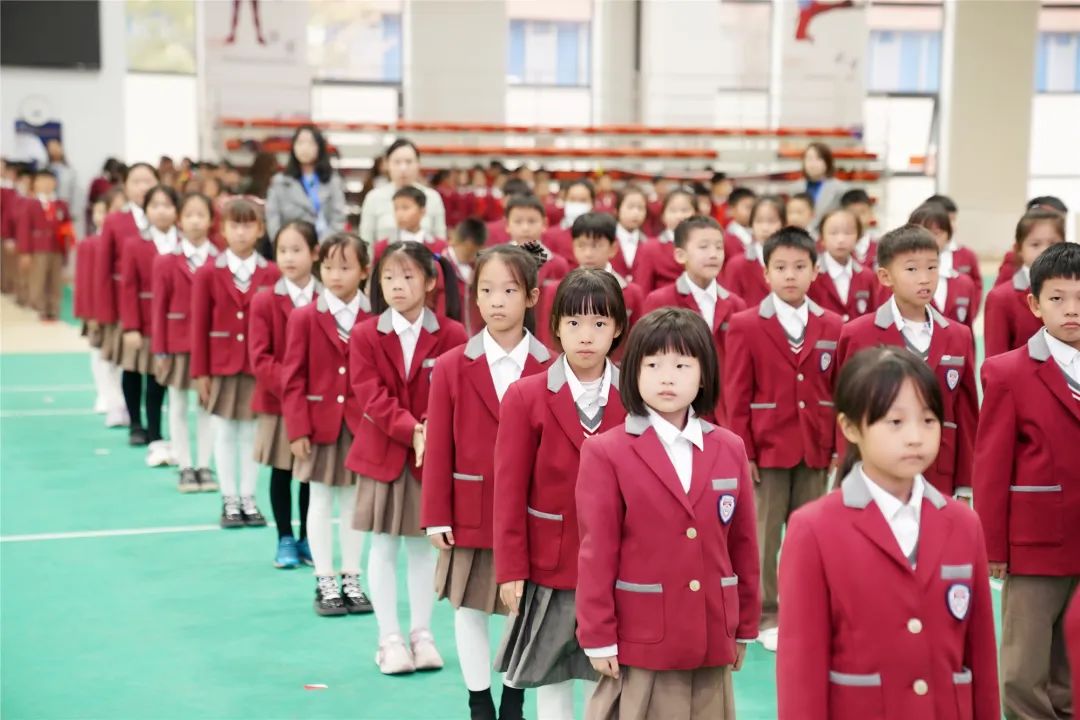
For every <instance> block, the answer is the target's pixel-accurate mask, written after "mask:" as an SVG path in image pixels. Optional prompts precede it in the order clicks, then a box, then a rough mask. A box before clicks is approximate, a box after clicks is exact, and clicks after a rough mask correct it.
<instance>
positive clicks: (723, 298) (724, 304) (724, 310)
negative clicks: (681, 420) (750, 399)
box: [642, 273, 746, 427]
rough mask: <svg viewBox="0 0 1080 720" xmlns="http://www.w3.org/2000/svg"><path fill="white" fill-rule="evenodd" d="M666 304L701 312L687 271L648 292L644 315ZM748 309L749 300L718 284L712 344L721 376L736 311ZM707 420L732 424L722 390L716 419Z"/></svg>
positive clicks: (717, 403) (723, 424)
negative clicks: (729, 333)
mask: <svg viewBox="0 0 1080 720" xmlns="http://www.w3.org/2000/svg"><path fill="white" fill-rule="evenodd" d="M663 307H682V308H686V309H688V310H693V311H694V312H696V313H697V314H699V315H700V314H701V308H699V307H698V304H697V300H695V299H694V296H693V295H692V294H691V292H690V280H689V278H687V277H686V274H685V273H684V274H682V275H680V276H679V278H678V279H677V280H676V281H675V284H674V285H669V286H667V287H663V288H660V289H659V290H654V291H652V292H651V293H649V297H647V298H645V306H644V307H643V308H642V315H647V314H649V313H651V312H652V311H653V310H657V309H659V308H663ZM745 309H746V302H744V301H743V299H742V298H741V297H739V296H738V295H735V294H733V293H730V292H728V291H727V289H726V288H724V286H723V285H719V284H718V285H717V288H716V310H715V311H714V312H713V326H712V333H713V345H715V346H716V357H717V360H718V364H719V366H720V367H719V377H721V378H722V377H723V373H724V371H725V368H726V367H727V336H728V330H729V328H730V323H731V317H732V316H733V315H734V314H735V313H737V312H741V311H743V310H745ZM706 419H708V420H710V421H712V420H713V419H715V420H716V423H717V424H718V425H721V426H723V427H730V425H729V421H728V403H727V398H726V393H724V392H721V393H720V396H719V397H718V398H717V399H716V410H715V411H714V414H713V418H706Z"/></svg>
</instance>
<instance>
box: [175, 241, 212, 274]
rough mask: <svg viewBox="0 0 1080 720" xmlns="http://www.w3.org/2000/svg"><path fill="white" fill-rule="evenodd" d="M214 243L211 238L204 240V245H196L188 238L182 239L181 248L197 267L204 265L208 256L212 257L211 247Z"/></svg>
mask: <svg viewBox="0 0 1080 720" xmlns="http://www.w3.org/2000/svg"><path fill="white" fill-rule="evenodd" d="M212 247H213V245H211V244H210V241H209V240H203V243H202V245H195V244H193V243H192V242H191V241H190V240H188V239H187V238H181V239H180V249H181V251H182V252H183V253H184V257H185V258H187V259H188V260H190V261H191V264H192V265H194V266H195V267H197V268H200V267H202V266H203V264H204V263H205V262H206V258H208V257H210V249H211V248H212Z"/></svg>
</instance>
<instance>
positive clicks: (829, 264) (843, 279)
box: [822, 253, 855, 304]
mask: <svg viewBox="0 0 1080 720" xmlns="http://www.w3.org/2000/svg"><path fill="white" fill-rule="evenodd" d="M822 257H824V258H825V270H826V271H828V273H829V277H831V278H832V281H833V285H835V286H836V294H837V295H839V296H840V301H841V302H843V303H845V304H846V303H847V300H848V292H849V291H850V290H851V277H852V275H854V274H855V261H854V260H852V259H851V258H848V261H847V263H846V264H844V265H841V264H840V263H838V262H836V259H835V258H833V256H832V255H830V254H829V253H825V254H824V255H823V256H822Z"/></svg>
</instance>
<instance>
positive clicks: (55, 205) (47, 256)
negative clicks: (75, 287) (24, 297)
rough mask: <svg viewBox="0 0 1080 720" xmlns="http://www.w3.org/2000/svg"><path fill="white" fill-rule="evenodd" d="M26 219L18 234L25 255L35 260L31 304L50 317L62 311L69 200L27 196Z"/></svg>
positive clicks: (17, 244) (69, 217)
mask: <svg viewBox="0 0 1080 720" xmlns="http://www.w3.org/2000/svg"><path fill="white" fill-rule="evenodd" d="M23 207H24V211H23V214H22V216H21V220H22V222H21V223H20V224H19V226H18V230H17V234H16V246H17V248H18V250H19V254H21V255H30V256H31V257H32V258H33V263H32V266H31V270H30V278H29V281H28V282H29V286H28V287H29V297H28V300H29V302H30V306H31V307H33V308H34V309H35V310H37V311H38V312H40V313H41V314H42V315H43V316H45V317H48V318H56V317H58V316H59V314H60V298H61V295H62V294H63V281H64V278H63V272H64V260H65V257H66V255H67V243H68V242H69V241H70V237H71V213H70V211H69V210H68V206H67V203H66V202H64V201H63V200H56V199H54V198H46V197H40V198H26V201H25V202H24V206H23Z"/></svg>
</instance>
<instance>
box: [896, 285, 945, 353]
mask: <svg viewBox="0 0 1080 720" xmlns="http://www.w3.org/2000/svg"><path fill="white" fill-rule="evenodd" d="M889 303H890V304H891V305H892V313H893V318H895V321H896V329H897V330H899V331H900V334H901V335H903V336H904V337H906V338H907V340H908V342H909V343H911V344H912V345H914V346H915V348H916V349H918V351H919V352H926V351H927V350H929V349H930V341H931V340H933V339H934V317H933V315H931V314H930V308H927V309H926V322H921V323H920V322H914V321H912V320H908V319H906V318H905V317H904V316H903V315H901V314H900V307H899V306H898V305H897V304H896V296H895V295H894V296H893V297H892V298H890V299H889Z"/></svg>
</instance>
